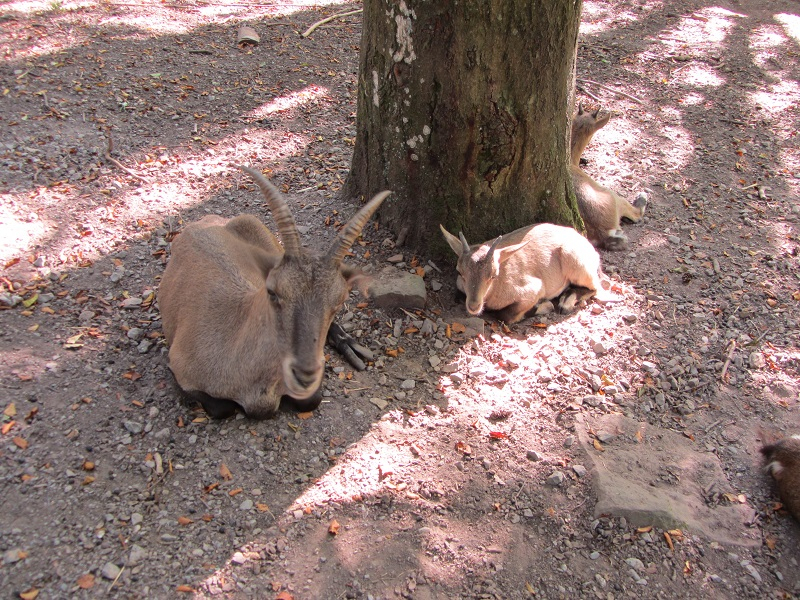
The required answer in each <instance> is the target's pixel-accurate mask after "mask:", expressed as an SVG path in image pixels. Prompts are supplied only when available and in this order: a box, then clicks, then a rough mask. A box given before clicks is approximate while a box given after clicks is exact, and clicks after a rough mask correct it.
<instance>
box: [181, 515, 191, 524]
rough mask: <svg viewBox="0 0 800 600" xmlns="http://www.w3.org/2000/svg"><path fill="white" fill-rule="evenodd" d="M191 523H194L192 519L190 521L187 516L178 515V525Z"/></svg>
mask: <svg viewBox="0 0 800 600" xmlns="http://www.w3.org/2000/svg"><path fill="white" fill-rule="evenodd" d="M192 523H194V521H192V520H191V519H190V518H189V517H184V516H180V517H178V525H191V524H192Z"/></svg>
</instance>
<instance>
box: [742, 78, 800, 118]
mask: <svg viewBox="0 0 800 600" xmlns="http://www.w3.org/2000/svg"><path fill="white" fill-rule="evenodd" d="M798 98H800V84H798V83H797V82H796V81H786V80H784V81H780V82H778V83H776V84H775V85H771V86H769V87H768V88H767V89H764V90H761V91H759V92H755V93H753V94H750V101H751V103H752V104H753V105H754V106H760V107H761V109H762V110H764V111H766V113H767V114H769V115H770V116H771V117H773V118H775V117H778V116H779V115H780V114H781V113H783V112H785V111H789V110H792V111H796V110H797V100H798Z"/></svg>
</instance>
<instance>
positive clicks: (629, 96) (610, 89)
mask: <svg viewBox="0 0 800 600" xmlns="http://www.w3.org/2000/svg"><path fill="white" fill-rule="evenodd" d="M578 81H580V82H581V83H588V84H589V85H596V86H597V87H599V88H600V89H603V90H606V91H607V92H611V93H613V94H618V95H620V96H624V97H625V98H628V99H629V100H633V101H634V102H638V103H639V104H644V102H642V101H641V100H639V98H637V97H636V96H631V95H630V94H626V93H625V92H620V91H619V90H615V89H614V88H612V87H609V86H607V85H604V84H602V83H598V82H596V81H592V80H591V79H578ZM584 91H586V90H584Z"/></svg>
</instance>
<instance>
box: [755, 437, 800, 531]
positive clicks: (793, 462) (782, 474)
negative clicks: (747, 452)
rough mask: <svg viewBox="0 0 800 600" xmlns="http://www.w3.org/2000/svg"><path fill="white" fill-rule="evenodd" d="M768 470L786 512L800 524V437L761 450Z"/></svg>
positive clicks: (786, 439) (788, 438)
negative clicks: (776, 486)
mask: <svg viewBox="0 0 800 600" xmlns="http://www.w3.org/2000/svg"><path fill="white" fill-rule="evenodd" d="M761 453H762V454H763V455H764V459H765V460H766V462H767V466H766V470H767V472H768V473H769V474H770V475H772V477H773V478H774V479H775V482H776V483H777V485H778V492H779V494H780V497H781V502H782V503H783V505H784V507H786V510H788V511H789V512H790V513H791V514H792V515H793V516H794V518H795V519H796V520H797V522H798V523H800V435H794V436H791V437H787V438H783V439H782V440H779V441H777V442H775V443H774V444H767V445H766V446H764V447H763V448H761Z"/></svg>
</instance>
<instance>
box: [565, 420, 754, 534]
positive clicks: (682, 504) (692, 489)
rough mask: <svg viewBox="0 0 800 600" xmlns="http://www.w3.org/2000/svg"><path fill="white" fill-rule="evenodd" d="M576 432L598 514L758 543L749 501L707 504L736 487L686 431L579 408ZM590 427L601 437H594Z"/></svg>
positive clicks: (735, 491)
mask: <svg viewBox="0 0 800 600" xmlns="http://www.w3.org/2000/svg"><path fill="white" fill-rule="evenodd" d="M577 427H578V437H579V439H580V441H581V444H582V446H583V448H584V450H585V451H586V453H587V454H588V456H589V458H590V462H591V471H592V481H593V485H594V488H595V492H596V494H597V505H596V506H595V510H594V512H595V516H598V517H599V516H601V515H611V516H616V517H625V518H626V519H627V520H628V522H629V523H631V525H633V526H634V527H645V526H648V525H652V526H654V527H659V528H662V529H676V528H680V529H683V530H685V531H687V532H689V533H697V534H701V535H702V536H704V537H706V538H708V539H709V540H712V541H716V542H719V543H721V544H736V545H740V546H759V545H760V544H761V539H760V534H759V532H758V530H757V529H752V528H749V527H748V526H747V523H748V522H751V521H752V520H753V517H754V511H753V509H752V508H751V507H750V506H748V505H747V504H740V503H738V502H736V503H730V504H717V505H716V506H714V505H709V504H708V503H707V502H706V498H708V497H710V496H712V495H714V494H715V493H717V494H724V493H730V494H733V496H736V495H737V494H738V490H737V489H736V488H734V487H733V486H732V485H731V483H730V482H729V481H728V479H727V478H726V477H725V473H724V472H723V470H722V466H721V465H720V462H719V459H718V458H717V456H716V455H715V454H713V453H711V452H705V451H702V450H700V449H699V448H698V446H697V444H696V443H695V442H693V441H692V440H691V439H689V438H687V437H685V436H683V435H681V434H678V433H675V432H674V431H670V430H668V429H662V428H659V427H655V426H653V425H650V424H647V423H638V422H636V421H634V420H632V419H629V418H627V417H625V416H623V415H615V414H610V415H601V416H597V417H595V416H579V418H578V423H577ZM590 431H591V432H593V433H594V434H595V436H597V437H599V438H600V439H602V440H605V441H604V442H601V447H602V448H603V450H602V451H601V450H598V448H597V447H595V445H594V441H593V440H594V438H593V437H592V436H591V435H590V434H589V432H590Z"/></svg>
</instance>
